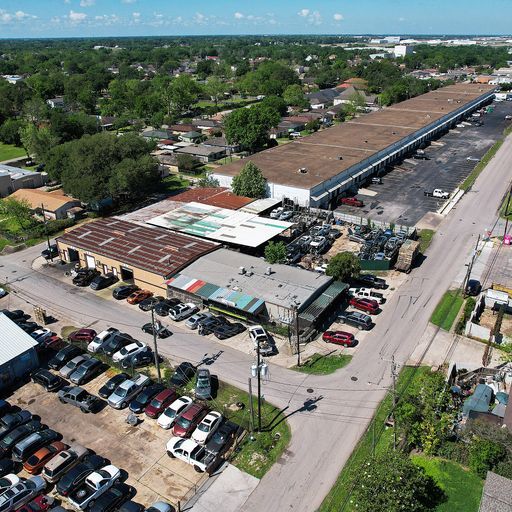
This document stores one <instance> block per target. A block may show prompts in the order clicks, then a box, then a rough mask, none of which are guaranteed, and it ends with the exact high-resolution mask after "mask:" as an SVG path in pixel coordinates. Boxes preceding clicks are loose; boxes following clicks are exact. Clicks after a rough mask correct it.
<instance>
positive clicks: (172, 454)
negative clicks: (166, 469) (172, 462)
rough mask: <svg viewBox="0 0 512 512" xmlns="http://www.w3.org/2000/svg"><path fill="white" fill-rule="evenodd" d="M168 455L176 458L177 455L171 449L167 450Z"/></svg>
mask: <svg viewBox="0 0 512 512" xmlns="http://www.w3.org/2000/svg"><path fill="white" fill-rule="evenodd" d="M167 455H169V457H170V458H171V459H175V458H176V455H174V453H172V452H170V451H169V450H167Z"/></svg>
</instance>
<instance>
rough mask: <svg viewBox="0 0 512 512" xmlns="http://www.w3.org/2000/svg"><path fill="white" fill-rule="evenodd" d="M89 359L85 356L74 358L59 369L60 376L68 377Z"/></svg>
mask: <svg viewBox="0 0 512 512" xmlns="http://www.w3.org/2000/svg"><path fill="white" fill-rule="evenodd" d="M87 359H89V358H88V357H87V356H85V355H83V356H76V357H74V358H73V359H71V361H69V362H68V363H67V364H66V365H65V366H63V367H62V368H61V369H60V374H61V375H62V376H63V377H69V376H70V375H71V374H72V373H73V372H74V371H75V370H76V369H77V368H78V367H79V366H80V365H81V364H82V363H84V362H85V361H87Z"/></svg>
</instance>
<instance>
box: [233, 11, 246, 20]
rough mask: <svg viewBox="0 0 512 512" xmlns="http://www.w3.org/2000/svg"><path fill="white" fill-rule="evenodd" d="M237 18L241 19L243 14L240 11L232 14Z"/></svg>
mask: <svg viewBox="0 0 512 512" xmlns="http://www.w3.org/2000/svg"><path fill="white" fill-rule="evenodd" d="M233 16H234V17H235V18H236V19H237V20H241V19H243V18H244V17H245V16H244V15H243V14H242V13H241V12H235V14H234V15H233Z"/></svg>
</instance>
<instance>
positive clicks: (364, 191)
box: [357, 188, 377, 197]
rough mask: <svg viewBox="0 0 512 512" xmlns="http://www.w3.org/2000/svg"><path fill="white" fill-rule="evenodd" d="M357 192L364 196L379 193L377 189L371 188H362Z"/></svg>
mask: <svg viewBox="0 0 512 512" xmlns="http://www.w3.org/2000/svg"><path fill="white" fill-rule="evenodd" d="M357 193H358V194H360V195H362V196H370V197H373V196H376V195H377V192H376V191H375V190H370V189H369V188H360V189H359V190H358V191H357Z"/></svg>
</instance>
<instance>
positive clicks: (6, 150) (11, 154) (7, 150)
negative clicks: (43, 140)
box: [0, 142, 27, 162]
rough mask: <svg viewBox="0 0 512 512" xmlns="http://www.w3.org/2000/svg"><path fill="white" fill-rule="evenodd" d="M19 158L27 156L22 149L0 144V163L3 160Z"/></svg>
mask: <svg viewBox="0 0 512 512" xmlns="http://www.w3.org/2000/svg"><path fill="white" fill-rule="evenodd" d="M20 156H27V153H26V152H25V150H24V149H23V148H19V147H17V146H14V145H12V144H4V143H3V142H0V162H3V161H4V160H11V159H13V158H19V157H20Z"/></svg>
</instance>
